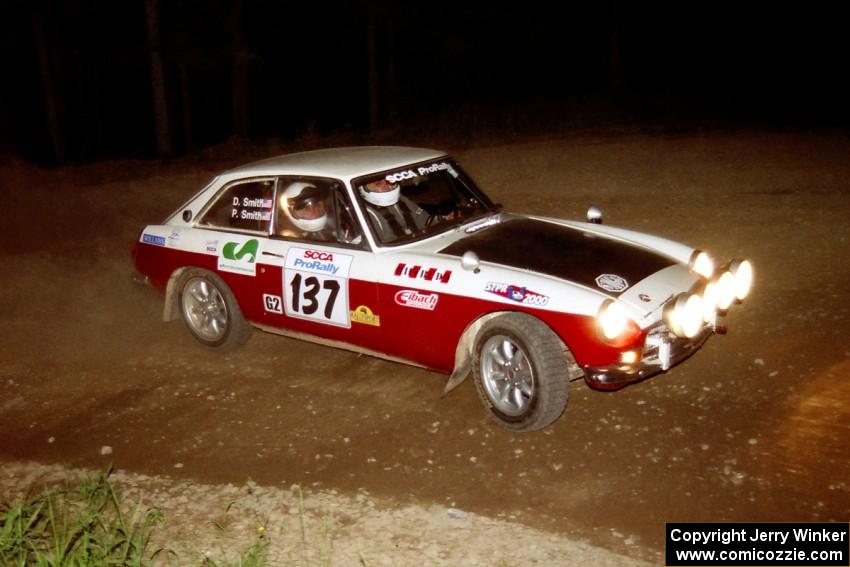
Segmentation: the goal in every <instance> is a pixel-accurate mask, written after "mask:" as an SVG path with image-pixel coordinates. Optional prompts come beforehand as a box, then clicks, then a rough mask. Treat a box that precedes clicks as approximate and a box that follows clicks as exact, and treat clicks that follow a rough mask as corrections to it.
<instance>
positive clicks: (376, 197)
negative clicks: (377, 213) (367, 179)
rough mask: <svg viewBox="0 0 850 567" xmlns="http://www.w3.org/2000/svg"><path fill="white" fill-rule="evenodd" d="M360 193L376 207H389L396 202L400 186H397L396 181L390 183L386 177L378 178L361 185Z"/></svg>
mask: <svg viewBox="0 0 850 567" xmlns="http://www.w3.org/2000/svg"><path fill="white" fill-rule="evenodd" d="M360 194H361V195H362V196H363V198H364V199H366V202H368V203H371V204H373V205H376V206H378V207H389V206H391V205H395V204H396V203H398V197H399V195H400V194H401V187H399V185H398V183H390V182H389V181H387V180H386V179H379V180H377V181H372V182H371V183H367V184H366V185H364V186H361V187H360Z"/></svg>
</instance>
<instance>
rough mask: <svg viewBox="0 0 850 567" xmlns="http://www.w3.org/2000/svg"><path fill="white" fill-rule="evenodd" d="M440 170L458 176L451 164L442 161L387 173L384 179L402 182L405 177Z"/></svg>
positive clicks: (419, 175) (409, 177) (413, 176)
mask: <svg viewBox="0 0 850 567" xmlns="http://www.w3.org/2000/svg"><path fill="white" fill-rule="evenodd" d="M438 171H448V172H449V174H450V175H451V176H452V177H457V172H456V171H455V170H454V168H453V167H452V166H451V164H449V163H446V162H440V163H432V164H430V165H423V166H420V167H417V168H416V169H404V170H402V171H395V172H393V173H390V174H387V175H386V176H385V177H384V179H386V180H387V181H389V182H390V183H400V182H402V181H404V180H405V179H415V178H417V177H421V176H423V175H429V174H431V173H436V172H438Z"/></svg>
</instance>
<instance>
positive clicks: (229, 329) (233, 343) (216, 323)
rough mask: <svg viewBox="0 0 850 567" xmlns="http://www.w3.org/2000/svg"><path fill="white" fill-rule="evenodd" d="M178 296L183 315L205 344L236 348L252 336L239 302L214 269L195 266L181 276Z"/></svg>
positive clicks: (196, 335)
mask: <svg viewBox="0 0 850 567" xmlns="http://www.w3.org/2000/svg"><path fill="white" fill-rule="evenodd" d="M179 289H180V294H179V296H178V298H177V301H178V307H179V309H180V317H181V318H182V319H183V324H184V325H185V326H186V329H188V331H189V333H190V334H191V335H192V336H193V337H194V338H195V339H196V340H197V341H198V342H199V343H201V344H202V345H204V346H206V347H209V348H212V349H216V350H222V351H225V350H233V349H235V348H236V347H238V346H240V345H242V344H243V343H244V342H245V341H247V340H248V338H249V337H250V336H251V332H252V331H253V329H252V327H251V326H250V325H249V324H248V323H247V322H246V321H245V317H244V316H243V315H242V310H241V309H240V308H239V303H237V302H236V298H235V297H233V292H231V291H230V288H229V287H227V284H225V283H224V281H223V280H222V279H221V278H220V277H218V276H217V275H215V274H214V273H212V272H208V271H207V270H202V269H197V268H193V269H190V270H187V271H186V273H185V274H183V276H182V277H181V278H180V286H179Z"/></svg>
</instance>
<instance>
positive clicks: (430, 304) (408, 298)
mask: <svg viewBox="0 0 850 567" xmlns="http://www.w3.org/2000/svg"><path fill="white" fill-rule="evenodd" d="M438 301H440V296H439V295H437V294H436V293H420V292H418V291H416V290H413V289H403V290H401V291H397V292H396V294H395V302H396V303H398V304H399V305H403V306H405V307H412V308H414V309H425V310H427V311H433V310H434V309H436V308H437V302H438Z"/></svg>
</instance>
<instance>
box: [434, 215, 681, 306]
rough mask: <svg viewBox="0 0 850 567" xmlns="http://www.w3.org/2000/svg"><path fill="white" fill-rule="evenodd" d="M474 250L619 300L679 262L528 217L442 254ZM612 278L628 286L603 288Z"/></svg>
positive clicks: (481, 255)
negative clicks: (608, 276)
mask: <svg viewBox="0 0 850 567" xmlns="http://www.w3.org/2000/svg"><path fill="white" fill-rule="evenodd" d="M469 250H471V251H473V252H475V253H476V254H478V257H479V258H481V260H482V261H484V262H493V263H496V264H504V265H506V266H512V267H515V268H520V269H524V270H532V271H534V272H539V273H542V274H546V275H550V276H554V277H557V278H562V279H565V280H570V281H573V282H576V283H580V284H583V285H586V286H588V287H591V288H593V289H598V290H599V291H601V292H604V293H607V294H609V295H611V296H614V297H616V296H619V295H620V293H622V292H623V291H625V290H626V289H628V287H631V286H633V285H635V284H636V283H638V282H639V281H641V280H642V279H644V278H646V277H647V276H650V275H652V274H654V273H656V272H658V271H660V270H663V269H664V268H667V267H669V266H672V265H673V264H675V263H676V262H675V261H674V260H672V259H671V258H668V257H667V256H664V255H661V254H658V253H656V252H652V251H650V250H647V249H645V248H641V247H638V246H635V245H632V244H628V243H626V242H622V241H620V240H615V239H613V238H609V237H606V236H602V235H598V234H592V233H589V232H585V231H583V230H580V229H574V228H570V227H566V226H562V225H557V224H553V223H549V222H545V221H539V220H533V219H527V218H515V219H505V220H504V221H503V222H501V223H499V224H497V225H494V226H492V227H489V228H487V229H485V230H482V231H480V232H477V233H474V234H472V235H471V236H468V237H466V238H462V239H461V240H458V241H457V242H455V243H453V244H451V245H449V246H447V247H446V248H444V249H443V250H441V252H442V253H443V254H449V255H451V256H462V255H463V253H464V252H467V251H469ZM606 274H607V275H613V276H619V277H620V278H623V279H624V280H625V281H626V282H627V283H628V287H627V288H624V289H620V290H616V291H612V290H611V289H603V288H601V287H600V286H599V285H598V284H597V278H599V277H600V276H603V275H606ZM612 279H613V280H614V281H617V280H616V278H604V279H603V281H607V282H610V281H611V280H612ZM508 283H520V282H508ZM606 287H610V286H606Z"/></svg>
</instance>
